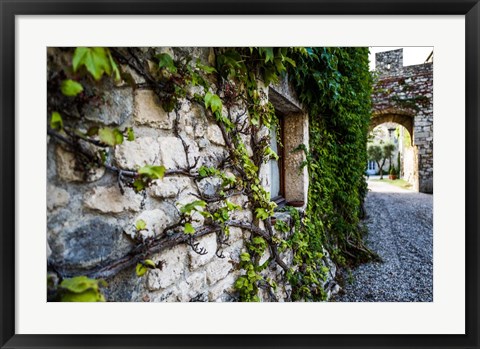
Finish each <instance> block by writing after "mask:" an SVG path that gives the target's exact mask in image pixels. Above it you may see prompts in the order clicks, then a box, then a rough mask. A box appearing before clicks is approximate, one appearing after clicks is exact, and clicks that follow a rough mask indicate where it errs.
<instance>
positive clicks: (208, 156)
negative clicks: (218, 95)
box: [47, 48, 335, 302]
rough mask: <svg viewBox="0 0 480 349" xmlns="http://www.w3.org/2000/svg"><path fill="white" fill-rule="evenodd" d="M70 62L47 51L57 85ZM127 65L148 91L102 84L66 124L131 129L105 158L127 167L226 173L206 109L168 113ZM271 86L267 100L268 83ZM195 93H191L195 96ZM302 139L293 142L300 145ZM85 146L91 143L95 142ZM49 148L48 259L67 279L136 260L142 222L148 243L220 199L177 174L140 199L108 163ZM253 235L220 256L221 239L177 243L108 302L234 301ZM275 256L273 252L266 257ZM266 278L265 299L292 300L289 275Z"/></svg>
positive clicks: (111, 284)
mask: <svg viewBox="0 0 480 349" xmlns="http://www.w3.org/2000/svg"><path fill="white" fill-rule="evenodd" d="M142 50H144V51H145V52H146V51H147V49H142ZM155 50H156V51H157V52H168V53H169V54H171V55H172V56H173V57H174V58H179V57H180V56H181V55H183V54H185V52H188V53H189V54H192V55H194V57H197V58H200V59H201V60H202V61H203V62H205V64H208V61H209V59H211V54H212V51H211V50H209V49H208V48H205V49H181V48H175V49H165V48H157V49H155ZM66 57H67V54H66V53H65V52H64V50H62V49H54V48H50V49H49V50H48V74H49V79H50V80H52V79H54V78H55V74H56V72H57V71H58V70H60V68H61V67H64V66H68V64H69V62H68V61H67V58H66ZM122 69H123V70H125V71H129V72H130V74H131V77H132V78H133V79H134V80H135V83H136V84H137V86H140V87H137V88H132V87H131V86H129V85H128V84H126V83H125V82H122V83H118V84H112V82H109V81H108V79H103V80H102V81H101V82H99V83H98V84H96V85H95V86H93V87H92V90H91V91H90V90H89V91H85V94H86V95H87V94H88V93H91V94H92V95H93V93H94V92H95V94H96V95H98V96H99V97H95V98H92V99H91V100H89V101H88V102H87V103H86V104H84V105H82V106H79V107H78V108H77V109H75V108H73V109H72V112H71V115H69V116H68V120H66V122H69V123H70V124H72V125H75V127H77V128H78V129H79V130H81V131H84V132H86V131H87V130H88V129H89V127H91V126H103V125H109V126H113V127H118V128H119V129H124V128H126V127H132V128H133V130H134V133H135V140H133V141H124V142H123V143H122V144H121V145H118V146H116V147H115V148H114V150H112V151H110V152H109V153H108V154H107V159H109V161H111V162H112V164H113V165H115V166H118V167H120V168H124V169H131V170H138V169H139V168H140V167H142V166H145V165H163V166H165V167H166V169H167V171H175V170H178V169H185V168H192V169H193V170H196V169H198V168H199V167H200V166H213V167H217V168H219V167H220V166H221V164H222V162H224V161H225V159H226V158H227V157H228V151H227V148H226V143H225V139H224V136H223V134H222V131H221V129H220V128H219V126H218V125H217V124H216V122H215V120H213V118H212V117H211V116H208V115H207V114H206V113H205V110H204V108H201V107H199V106H198V105H195V104H194V103H192V102H191V101H190V100H189V99H188V98H185V99H182V100H181V101H179V103H180V109H179V111H178V113H175V112H169V113H167V112H165V111H164V110H163V108H162V107H161V106H160V103H159V100H158V98H157V95H156V94H155V91H153V90H152V89H151V88H149V87H148V86H147V87H144V86H142V84H143V83H144V82H145V80H144V79H143V78H142V76H140V75H138V74H136V73H135V72H134V71H132V70H131V69H130V68H129V67H127V66H123V67H122ZM265 90H266V91H267V95H268V87H265ZM272 91H274V92H272V93H273V94H275V96H276V98H277V99H282V98H283V99H285V100H292V99H294V98H295V96H293V95H292V94H288V93H282V92H281V90H280V89H278V88H277V89H275V90H272ZM194 92H195V91H194V90H192V91H189V93H190V95H193V93H194ZM187 97H188V96H187ZM61 101H62V97H59V96H58V95H57V94H55V93H53V92H52V93H50V94H49V103H50V102H51V103H52V104H53V103H61ZM295 103H296V109H294V111H295V112H296V115H297V117H299V116H298V115H299V112H301V109H299V107H298V106H299V104H298V102H295ZM287 104H288V103H287ZM292 105H293V104H292ZM284 107H285V108H287V107H288V105H286V106H284ZM65 118H67V116H65ZM305 120H306V114H305V115H304V118H303V119H302V118H301V120H300V121H299V125H302V126H301V127H300V128H299V133H302V134H303V135H308V129H307V127H308V124H306V123H305ZM289 122H290V121H289ZM262 132H263V133H265V132H268V130H259V133H262ZM250 139H251V138H250V137H245V144H246V146H247V151H248V152H249V153H250V154H252V149H251V147H250ZM301 141H302V140H297V141H296V142H294V141H290V143H291V146H292V147H295V146H298V145H299V142H301ZM303 141H304V140H303ZM306 144H308V139H307V141H306ZM84 146H86V147H91V145H88V144H87V145H84ZM47 149H48V150H47V151H48V153H47V160H48V172H47V179H48V188H47V202H48V207H47V228H48V229H47V230H48V233H47V258H48V262H49V266H51V271H54V272H55V271H56V272H59V273H60V274H62V275H63V276H67V277H68V276H74V275H89V274H91V273H92V271H93V270H98V268H99V267H101V266H104V265H107V264H109V263H112V262H113V261H115V260H118V259H119V258H124V257H125V256H127V257H126V258H128V253H129V252H130V251H132V248H133V247H134V246H135V243H134V240H133V239H134V238H138V236H136V234H138V231H137V230H136V228H135V225H136V222H138V221H139V220H143V221H144V222H145V223H146V229H144V230H141V231H140V235H141V238H143V239H145V240H147V239H148V238H151V237H156V236H160V235H162V234H166V233H165V232H164V231H165V229H166V228H167V227H169V226H172V225H174V224H175V223H177V222H178V220H179V208H180V207H182V205H185V204H188V203H190V202H192V201H195V200H198V197H199V196H202V197H208V196H212V195H214V194H215V193H216V192H217V190H218V189H219V185H220V184H219V181H218V178H204V179H201V180H198V179H195V178H192V177H191V176H188V175H184V174H183V173H181V171H179V173H178V174H177V175H169V176H165V177H164V178H163V179H161V180H155V181H154V182H153V184H152V185H151V186H150V187H148V188H147V189H146V190H145V191H141V192H139V193H136V192H135V191H134V190H133V189H132V188H130V187H125V186H122V185H121V181H119V179H118V175H117V174H116V173H112V172H111V171H106V170H105V168H104V167H102V166H100V167H92V168H87V169H86V168H85V167H84V166H82V164H79V163H78V162H79V160H78V157H77V156H76V155H75V154H74V151H75V149H73V148H72V146H71V145H68V144H65V143H62V142H60V141H58V139H55V138H54V137H49V138H48V144H47ZM303 160H304V158H303V157H302V153H301V152H299V153H297V154H295V158H292V160H291V161H292V163H293V162H294V163H295V164H296V165H295V166H297V165H299V164H300V163H301V162H302V161H303ZM192 166H193V167H192ZM292 166H293V165H292ZM269 169H270V166H269V165H268V163H267V164H264V166H263V167H262V169H261V171H260V172H261V174H262V175H261V178H262V185H264V186H265V187H266V189H267V190H268V185H269V184H268V178H269ZM292 171H293V170H292ZM292 173H293V172H292ZM295 175H296V176H297V179H298V178H299V179H302V180H301V181H300V180H298V181H297V184H298V185H300V186H301V187H302V190H303V195H302V196H301V197H294V198H295V199H302V200H305V204H306V190H307V189H306V188H307V185H308V181H307V180H306V178H307V173H306V169H305V170H303V171H299V170H298V168H296V170H295ZM292 195H293V194H292ZM230 201H231V202H232V203H234V204H237V205H240V206H242V207H243V206H244V204H245V202H246V197H245V196H244V195H242V194H239V195H235V196H232V197H231V198H230ZM300 210H302V208H300ZM234 215H235V217H233V218H235V219H237V220H238V221H242V222H245V223H248V224H249V223H252V222H253V220H254V218H253V215H252V212H251V210H250V209H248V208H245V209H243V208H242V209H240V210H238V211H236V212H235V213H234ZM277 216H278V218H277V219H281V220H285V221H287V222H290V217H289V216H288V215H286V214H285V213H283V214H281V213H278V214H277ZM203 220H204V218H203V217H202V216H201V215H199V214H196V216H195V220H194V222H193V225H194V227H195V228H199V227H201V226H202V223H203ZM277 234H278V233H277ZM250 238H251V233H250V231H248V230H246V229H241V228H239V227H230V233H229V235H228V240H227V241H226V244H225V246H224V248H223V249H222V250H221V251H218V249H217V247H218V242H219V241H218V236H217V235H216V234H214V233H212V234H208V235H205V236H203V237H200V238H198V239H196V240H195V243H198V245H197V246H196V249H197V251H198V250H199V249H203V251H204V252H205V253H204V254H199V253H196V252H195V251H194V249H193V248H192V247H191V246H188V244H185V243H182V244H178V245H175V246H172V247H171V248H168V249H166V250H165V251H162V252H160V253H156V254H154V255H153V256H151V257H150V259H152V260H153V261H154V262H155V263H157V265H159V266H160V267H159V268H157V269H154V270H150V271H149V272H147V274H146V275H144V276H142V277H138V276H137V275H136V272H135V265H133V266H131V267H129V268H126V269H125V270H123V271H121V272H120V273H119V274H116V275H115V276H113V277H110V278H108V279H107V282H108V287H107V288H106V290H105V294H106V298H107V300H109V301H122V302H127V301H136V302H137V301H143V302H162V301H181V302H187V301H236V300H237V299H238V296H237V294H236V293H235V290H234V288H233V285H234V282H235V280H236V279H237V278H238V276H239V275H242V274H243V273H245V271H243V270H242V269H241V268H239V262H240V257H239V256H240V254H241V253H242V252H243V251H245V244H246V242H247V241H249V239H250ZM219 256H221V257H219ZM327 256H328V254H327ZM268 257H269V253H268V252H267V253H266V254H265V255H264V256H263V257H262V261H266V260H267V259H268ZM292 257H293V255H292V252H291V251H286V252H284V253H283V254H282V255H281V258H282V260H283V261H284V262H285V263H286V264H287V265H288V266H291V265H292ZM262 261H260V263H262ZM325 264H327V265H329V266H330V272H329V278H328V282H331V280H332V279H333V277H334V276H335V267H334V265H332V264H331V263H330V262H329V260H328V258H327V259H326V260H325ZM264 275H265V277H269V278H271V279H272V280H274V281H275V282H276V283H277V284H278V287H277V289H276V290H275V291H274V292H273V293H272V292H267V291H264V290H262V291H261V292H260V296H261V300H262V301H277V300H278V301H288V300H289V285H288V284H287V283H286V282H285V277H284V272H283V270H282V269H281V268H280V267H278V266H277V265H275V264H273V263H272V266H271V267H269V268H267V269H266V270H265V271H264Z"/></svg>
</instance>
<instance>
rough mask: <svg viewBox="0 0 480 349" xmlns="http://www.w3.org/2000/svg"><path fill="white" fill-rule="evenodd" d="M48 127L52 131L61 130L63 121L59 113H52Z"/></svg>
mask: <svg viewBox="0 0 480 349" xmlns="http://www.w3.org/2000/svg"><path fill="white" fill-rule="evenodd" d="M50 127H51V128H52V129H53V130H61V129H63V120H62V116H61V115H60V113H58V112H56V111H54V112H53V113H52V118H51V119H50Z"/></svg>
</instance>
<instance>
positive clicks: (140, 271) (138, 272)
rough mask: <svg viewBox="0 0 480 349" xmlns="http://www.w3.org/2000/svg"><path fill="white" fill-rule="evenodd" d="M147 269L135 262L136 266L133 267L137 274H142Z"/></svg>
mask: <svg viewBox="0 0 480 349" xmlns="http://www.w3.org/2000/svg"><path fill="white" fill-rule="evenodd" d="M147 271H148V268H147V267H146V266H144V265H143V264H142V263H137V266H136V267H135V272H136V273H137V276H138V277H140V276H143V275H145V273H146V272H147Z"/></svg>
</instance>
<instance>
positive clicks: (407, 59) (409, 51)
mask: <svg viewBox="0 0 480 349" xmlns="http://www.w3.org/2000/svg"><path fill="white" fill-rule="evenodd" d="M399 48H403V65H404V66H407V65H415V64H422V63H424V62H425V60H426V59H427V57H428V55H429V54H430V52H432V50H433V47H419V46H415V47H414V46H410V47H394V46H391V47H379V46H378V47H370V57H369V59H370V70H374V69H375V53H377V52H383V51H391V50H397V49H399Z"/></svg>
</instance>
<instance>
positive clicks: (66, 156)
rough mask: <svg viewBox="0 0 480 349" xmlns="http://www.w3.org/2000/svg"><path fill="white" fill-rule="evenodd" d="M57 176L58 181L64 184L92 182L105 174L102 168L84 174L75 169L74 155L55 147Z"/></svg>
mask: <svg viewBox="0 0 480 349" xmlns="http://www.w3.org/2000/svg"><path fill="white" fill-rule="evenodd" d="M55 154H56V160H57V174H58V177H60V179H62V180H64V181H66V182H83V181H84V180H86V181H87V182H94V181H97V180H99V179H100V178H102V177H103V175H104V174H105V169H104V168H103V167H99V168H92V169H90V170H88V172H87V173H86V175H85V173H84V172H83V171H80V170H78V169H77V168H76V161H75V154H73V153H71V152H69V151H66V150H65V149H63V148H62V147H61V146H57V148H56V151H55Z"/></svg>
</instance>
